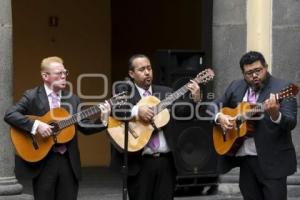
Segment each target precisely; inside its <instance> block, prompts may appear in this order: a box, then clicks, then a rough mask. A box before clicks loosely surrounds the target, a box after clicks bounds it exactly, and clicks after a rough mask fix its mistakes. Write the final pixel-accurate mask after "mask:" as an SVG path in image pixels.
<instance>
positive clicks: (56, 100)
mask: <svg viewBox="0 0 300 200" xmlns="http://www.w3.org/2000/svg"><path fill="white" fill-rule="evenodd" d="M50 96H51V108H58V107H59V97H58V96H57V94H56V93H55V92H52V93H51V94H50Z"/></svg>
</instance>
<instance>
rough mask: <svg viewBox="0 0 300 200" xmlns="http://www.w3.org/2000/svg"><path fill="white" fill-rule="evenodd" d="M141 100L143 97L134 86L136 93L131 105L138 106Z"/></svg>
mask: <svg viewBox="0 0 300 200" xmlns="http://www.w3.org/2000/svg"><path fill="white" fill-rule="evenodd" d="M141 98H142V97H141V95H140V93H139V91H138V89H137V88H136V86H134V93H133V97H132V99H131V103H132V104H133V105H135V104H137V103H138V102H139V101H140V99H141Z"/></svg>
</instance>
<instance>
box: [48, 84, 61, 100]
mask: <svg viewBox="0 0 300 200" xmlns="http://www.w3.org/2000/svg"><path fill="white" fill-rule="evenodd" d="M44 88H45V91H46V94H47V96H49V95H50V94H51V93H52V92H53V90H51V89H50V88H49V87H48V86H47V85H46V84H44ZM57 95H58V97H61V90H60V91H59V92H58V94H57Z"/></svg>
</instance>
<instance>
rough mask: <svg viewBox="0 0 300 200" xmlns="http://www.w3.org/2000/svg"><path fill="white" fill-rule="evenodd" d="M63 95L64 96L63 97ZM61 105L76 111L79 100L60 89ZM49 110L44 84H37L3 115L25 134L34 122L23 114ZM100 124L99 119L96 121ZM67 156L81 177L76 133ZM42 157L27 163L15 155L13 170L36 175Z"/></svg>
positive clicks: (95, 129)
mask: <svg viewBox="0 0 300 200" xmlns="http://www.w3.org/2000/svg"><path fill="white" fill-rule="evenodd" d="M64 97H65V98H64ZM61 101H62V102H61V105H62V107H64V108H65V109H66V110H68V111H69V112H70V114H75V113H77V108H78V105H79V104H80V100H79V98H78V97H77V96H75V95H73V94H71V93H70V92H68V91H62V100H61ZM64 104H68V105H69V106H64ZM49 110H50V107H49V102H48V97H47V94H46V91H45V88H44V86H38V87H36V88H33V89H30V90H27V91H26V92H25V93H24V94H23V96H22V98H21V99H20V100H19V101H18V102H17V103H16V104H15V105H13V106H12V107H10V108H9V109H8V110H7V111H6V114H5V116H4V120H5V121H6V122H7V123H8V124H10V125H11V126H14V127H17V128H20V129H22V130H24V132H26V133H25V134H31V133H30V132H31V129H32V126H33V123H34V120H31V119H28V118H27V117H26V116H25V115H36V116H42V115H44V114H46V113H47V112H48V111H49ZM83 122H84V123H88V124H91V123H93V122H91V121H90V120H88V119H85V120H83ZM97 123H99V124H100V120H99V121H98V122H97ZM75 126H76V130H77V129H79V130H80V131H81V132H82V133H84V134H92V133H96V132H99V131H102V130H104V129H105V128H106V127H104V126H101V127H89V128H87V127H82V126H79V125H75ZM66 145H67V148H68V151H67V153H68V157H69V159H70V163H71V166H72V169H73V171H74V174H75V176H76V178H77V179H78V180H79V179H80V178H81V172H80V166H81V164H80V154H79V148H78V141H77V133H76V134H75V136H74V138H73V139H72V140H71V141H70V142H68V143H67V144H66ZM46 159H47V157H46V158H44V159H43V160H41V161H38V162H35V163H29V162H26V161H24V160H22V159H21V158H20V157H18V156H16V165H15V167H16V168H15V171H16V174H17V175H25V176H26V177H30V178H33V177H36V176H37V175H38V174H39V173H40V172H41V170H42V168H43V166H44V164H45V160H46Z"/></svg>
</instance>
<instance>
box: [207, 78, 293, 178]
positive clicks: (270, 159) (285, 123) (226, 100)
mask: <svg viewBox="0 0 300 200" xmlns="http://www.w3.org/2000/svg"><path fill="white" fill-rule="evenodd" d="M264 84H265V85H264V87H263V88H262V90H261V91H260V94H259V98H258V100H257V101H258V102H260V103H262V102H264V101H265V100H266V99H268V98H269V96H270V93H277V92H279V91H280V90H282V89H284V88H285V87H287V86H288V85H289V83H288V82H287V81H284V80H280V79H277V78H274V77H272V76H271V75H269V74H268V75H267V79H266V81H265V83H264ZM247 88H248V85H247V84H246V82H245V80H236V81H233V82H231V84H230V85H229V86H228V88H227V89H226V91H225V93H224V95H223V96H221V97H220V98H219V99H216V100H215V101H214V103H215V104H216V105H217V106H218V107H219V108H220V104H223V107H231V108H235V107H236V106H237V105H238V104H239V103H240V102H242V100H243V97H244V95H245V93H246V90H247ZM209 110H210V111H212V112H214V113H216V110H214V109H213V108H212V107H209ZM280 112H281V114H282V118H281V121H280V123H279V124H275V123H273V122H272V121H271V119H270V116H269V115H268V114H267V113H266V112H265V113H264V117H263V119H262V120H259V121H256V122H255V132H254V134H253V135H254V141H255V145H256V149H257V154H258V160H259V164H260V166H261V168H262V171H263V173H264V175H265V177H266V178H274V179H275V178H281V177H285V176H288V175H290V174H293V173H294V172H295V171H296V168H297V163H296V153H295V148H294V145H293V142H292V136H291V130H293V129H294V128H295V126H296V123H297V102H296V100H295V98H293V99H289V100H287V99H285V100H283V101H282V102H281V103H280ZM238 165H239V163H238V159H235V157H229V156H222V159H221V166H220V167H221V172H223V173H225V172H227V171H229V170H230V169H231V168H233V167H235V166H238Z"/></svg>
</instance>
